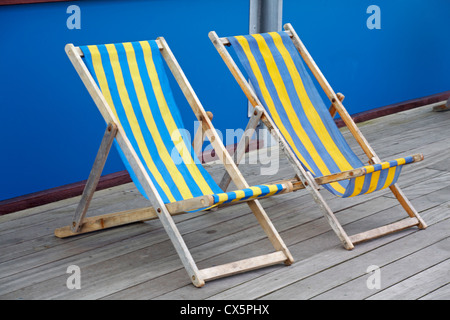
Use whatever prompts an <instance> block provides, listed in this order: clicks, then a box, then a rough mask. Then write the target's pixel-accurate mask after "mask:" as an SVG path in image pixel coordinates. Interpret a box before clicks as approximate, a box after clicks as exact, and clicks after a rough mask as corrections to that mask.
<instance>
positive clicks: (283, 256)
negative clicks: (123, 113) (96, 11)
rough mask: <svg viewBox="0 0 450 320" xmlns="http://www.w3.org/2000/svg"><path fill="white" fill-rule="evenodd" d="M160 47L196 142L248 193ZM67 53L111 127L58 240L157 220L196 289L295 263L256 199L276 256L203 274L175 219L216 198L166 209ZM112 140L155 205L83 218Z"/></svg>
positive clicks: (207, 116) (161, 43) (78, 60)
mask: <svg viewBox="0 0 450 320" xmlns="http://www.w3.org/2000/svg"><path fill="white" fill-rule="evenodd" d="M156 42H157V44H158V47H159V49H160V51H161V53H162V56H163V57H164V59H165V61H166V63H167V65H168V66H169V69H170V70H171V72H172V74H173V76H174V77H175V79H176V81H177V83H178V85H179V86H180V88H181V90H182V92H183V94H184V95H185V97H186V99H187V101H188V103H189V104H190V106H191V108H192V110H193V111H194V113H195V115H196V117H197V119H198V120H199V121H200V122H201V128H202V132H201V133H198V135H199V136H200V138H198V139H201V141H203V139H204V137H205V136H206V137H207V138H208V139H209V141H210V142H211V144H212V146H213V148H214V149H215V151H216V154H217V155H218V157H219V159H220V160H221V161H222V163H223V165H224V166H225V169H226V171H227V173H228V174H229V176H230V177H231V179H232V180H233V182H234V183H235V184H236V186H237V187H238V188H239V189H244V188H248V187H249V185H248V184H247V182H246V181H245V179H244V177H243V176H242V174H241V173H240V172H239V170H238V168H237V166H236V164H235V162H234V161H233V159H232V158H231V156H230V155H229V153H228V151H227V150H226V149H225V146H224V145H223V143H222V140H221V139H220V137H219V135H218V134H217V132H216V130H215V129H214V127H213V125H212V123H211V118H212V114H211V113H209V112H208V113H207V112H206V111H205V110H204V108H203V106H202V105H201V103H200V101H199V99H198V98H197V96H196V94H195V92H194V90H193V89H192V87H191V85H190V84H189V82H188V80H187V78H186V76H185V75H184V73H183V71H182V69H181V68H180V66H179V64H178V62H177V61H176V59H175V57H174V56H173V54H172V52H171V50H170V48H169V46H168V45H167V43H166V41H165V40H164V38H162V37H159V38H158V39H157V40H156ZM66 53H67V55H68V57H69V59H70V61H71V62H72V64H73V65H74V67H75V69H76V71H77V72H78V74H79V76H80V78H81V80H82V81H83V83H84V85H85V86H86V88H87V89H88V91H89V93H90V95H91V96H92V98H93V100H94V102H95V104H96V105H97V107H98V109H99V111H100V113H101V114H102V116H103V118H104V119H105V121H106V122H107V123H108V126H107V129H106V131H105V135H104V137H103V140H102V143H101V145H100V148H99V151H98V154H97V157H96V159H95V161H94V165H93V167H92V170H91V173H90V175H89V179H88V181H87V184H86V186H85V189H84V191H83V194H82V197H81V200H80V203H79V205H78V207H77V209H76V211H75V214H74V218H73V222H72V225H70V226H66V227H62V228H59V229H56V230H55V235H56V236H57V237H60V238H64V237H69V236H73V235H78V234H82V233H86V232H91V231H96V230H102V229H105V228H110V227H115V226H119V225H124V224H128V223H133V222H138V221H146V220H150V219H155V218H159V219H160V220H161V222H162V224H163V226H164V229H165V230H166V232H167V234H168V235H169V238H170V240H171V241H172V243H173V245H174V247H175V249H176V251H177V253H178V255H179V256H180V258H181V261H182V263H183V265H184V267H185V269H186V271H187V272H188V275H189V278H190V279H191V281H192V283H193V284H194V285H195V286H196V287H202V286H203V285H204V284H205V281H208V280H212V279H216V278H220V277H225V276H230V275H233V274H236V273H240V272H245V271H249V270H253V269H257V268H262V267H266V266H270V265H274V264H278V263H284V264H286V265H290V264H292V263H293V261H294V259H293V258H292V255H291V254H290V252H289V250H288V249H287V247H286V245H285V244H284V242H283V240H282V239H281V237H280V235H279V234H278V232H277V230H276V229H275V227H274V226H273V224H272V222H271V221H270V219H269V217H268V215H267V214H266V212H265V211H264V209H263V207H262V206H261V204H260V202H259V201H258V200H248V201H246V203H247V204H248V206H249V207H250V209H251V211H252V212H253V214H254V215H255V217H256V218H257V220H258V222H259V224H260V225H261V227H262V228H263V230H264V231H265V233H266V235H267V236H268V238H269V240H270V241H271V243H272V245H273V246H274V248H275V250H276V251H275V252H273V253H270V254H265V255H261V256H257V257H253V258H249V259H244V260H240V261H236V262H232V263H228V264H224V265H219V266H214V267H211V268H206V269H201V270H199V269H198V268H197V265H196V263H195V261H194V259H193V258H192V256H191V254H190V252H189V249H188V247H187V246H186V244H185V242H184V240H183V238H182V236H181V234H180V233H179V231H178V229H177V227H176V225H175V222H174V220H173V218H172V215H176V214H182V213H186V212H188V211H192V210H195V209H199V208H204V207H208V206H210V205H212V204H213V198H212V196H209V195H206V196H201V197H196V198H193V199H188V200H183V201H178V202H174V203H168V204H164V202H163V200H162V199H161V197H160V196H159V194H158V192H157V190H156V188H155V186H154V184H153V182H152V181H151V179H150V177H149V176H148V174H147V173H146V171H145V169H144V166H143V164H142V163H141V161H140V160H139V158H138V156H137V154H136V152H135V151H134V149H133V148H132V146H131V144H130V142H129V140H128V138H127V137H126V135H125V132H124V131H123V129H122V128H121V127H120V126H117V125H116V123H118V121H117V120H116V118H115V115H114V114H113V112H112V111H111V108H110V107H109V106H108V104H107V102H106V100H105V98H104V97H103V95H102V93H101V91H100V89H99V88H98V86H97V84H96V82H95V80H94V79H93V77H92V75H91V74H90V72H89V70H88V69H87V67H86V65H85V64H84V62H83V61H82V57H83V52H82V51H81V50H80V49H79V48H78V47H75V46H74V45H73V44H68V45H66ZM114 138H115V139H116V141H117V143H118V144H119V146H120V147H121V149H122V151H123V153H124V155H125V156H126V158H127V160H128V162H129V164H130V166H131V168H132V169H133V171H134V173H135V174H136V176H137V178H138V180H139V182H140V183H141V185H142V187H143V188H144V191H145V193H146V194H147V195H148V197H149V200H150V203H151V206H149V207H146V208H141V209H134V210H127V211H122V212H117V213H111V214H105V215H100V216H96V217H89V218H86V217H85V215H86V212H87V209H88V206H89V203H90V201H91V199H92V197H93V194H94V192H95V188H96V186H97V183H98V181H99V179H100V175H101V172H102V170H103V166H104V164H105V161H106V158H107V156H108V153H109V150H110V148H111V145H112V143H113V140H114ZM285 187H286V189H285V191H283V192H290V191H292V188H291V187H290V185H289V182H287V181H286V182H285ZM224 206H225V205H224Z"/></svg>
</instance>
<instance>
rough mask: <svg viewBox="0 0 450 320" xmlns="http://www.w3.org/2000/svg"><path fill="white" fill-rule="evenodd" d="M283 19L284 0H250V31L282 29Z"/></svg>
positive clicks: (250, 108)
mask: <svg viewBox="0 0 450 320" xmlns="http://www.w3.org/2000/svg"><path fill="white" fill-rule="evenodd" d="M282 19H283V0H250V19H249V33H250V34H254V33H265V32H272V31H281V28H282ZM247 114H248V117H251V116H252V114H253V106H252V105H251V104H250V103H248V113H247ZM260 128H261V124H259V125H258V127H257V129H256V132H255V134H256V135H257V137H256V138H257V139H263V138H264V137H262V136H260V135H259V129H260ZM270 137H271V135H269V139H268V140H269V141H265V145H266V146H270V145H271V142H270Z"/></svg>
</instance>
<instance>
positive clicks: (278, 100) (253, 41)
mask: <svg viewBox="0 0 450 320" xmlns="http://www.w3.org/2000/svg"><path fill="white" fill-rule="evenodd" d="M284 29H285V30H284V31H281V32H271V33H265V34H253V35H246V36H236V37H224V38H219V37H218V35H217V34H216V32H214V31H211V32H210V33H209V37H210V39H211V41H212V42H213V44H214V46H215V47H216V49H217V51H218V52H219V54H220V56H221V57H222V58H223V60H224V61H225V63H226V65H227V66H228V68H229V69H230V71H231V73H232V74H233V76H234V77H235V79H236V80H237V82H238V83H239V85H240V87H241V88H242V90H243V91H244V93H245V95H246V96H247V98H248V100H249V101H250V103H251V104H252V105H253V107H254V108H255V112H254V116H253V117H254V118H258V119H260V120H261V121H262V122H263V123H264V124H265V125H266V126H267V127H268V129H269V130H270V131H271V133H272V135H273V136H274V137H275V138H276V139H277V140H278V141H279V144H280V147H281V149H282V150H283V151H285V153H286V155H287V158H288V159H289V161H290V163H291V164H292V165H293V168H294V171H295V173H296V179H297V180H298V182H295V180H294V181H293V185H294V189H295V190H297V189H300V188H306V189H308V191H309V192H310V193H311V194H312V196H313V198H314V200H315V201H316V202H317V204H318V205H319V207H320V208H321V209H322V211H323V213H324V215H325V217H326V218H327V220H328V222H329V223H330V225H331V227H332V229H333V230H334V231H335V232H336V234H337V235H338V237H339V239H340V240H341V241H342V243H343V245H344V247H345V248H346V249H349V250H350V249H353V248H354V245H355V244H357V243H359V242H362V241H365V240H369V239H372V238H375V237H379V236H382V235H385V234H388V233H391V232H394V231H398V230H402V229H405V228H409V227H412V226H418V227H419V228H421V229H423V228H426V224H425V222H424V221H423V220H422V219H421V217H420V216H419V214H418V213H417V211H416V210H415V209H414V208H413V206H412V205H411V203H410V202H409V201H408V199H407V198H406V197H405V195H404V194H403V193H402V191H401V190H400V188H399V187H398V186H397V184H396V182H397V179H398V177H399V175H400V172H401V169H402V167H403V166H404V165H406V164H409V163H413V162H417V161H421V160H423V155H421V154H417V155H413V156H409V157H405V158H401V159H396V160H393V161H385V162H381V161H380V159H379V158H378V156H377V155H376V154H375V151H374V150H373V149H372V148H371V147H370V146H369V144H368V142H367V140H366V139H365V138H364V137H363V135H362V134H361V132H360V130H359V129H358V127H357V126H356V125H355V123H354V121H353V120H352V118H351V117H350V115H349V114H348V112H347V111H346V110H345V108H344V106H343V104H342V100H343V98H344V96H343V95H342V94H339V95H337V94H335V92H334V91H333V89H332V88H331V86H330V85H329V83H328V82H327V80H326V79H325V77H324V76H323V74H322V73H321V71H320V70H319V69H318V67H317V65H316V64H315V62H314V61H313V59H312V58H311V56H310V54H309V53H308V51H307V50H306V48H305V46H304V45H303V43H302V42H301V41H300V38H299V37H298V35H297V34H296V32H295V30H294V29H293V28H292V26H291V25H290V24H286V25H285V26H284ZM225 46H231V47H232V48H233V49H234V51H235V54H236V56H237V58H238V60H239V61H240V63H241V66H242V67H243V68H244V69H245V71H246V73H247V76H248V78H249V80H250V83H249V82H248V81H247V79H246V77H244V75H243V74H242V72H241V70H240V68H239V67H238V66H237V64H236V63H235V61H234V60H233V58H232V56H231V54H230V53H229V52H228V51H227V49H226V48H225ZM302 58H303V61H304V62H305V63H306V65H307V66H308V67H309V69H310V71H311V73H312V74H313V75H314V77H315V78H316V80H317V82H318V83H319V84H320V86H321V87H322V89H323V90H324V92H325V93H326V95H327V96H328V98H329V99H330V100H331V103H332V104H331V107H330V108H328V107H327V106H326V105H325V104H324V102H323V100H322V99H321V97H320V95H319V92H318V90H317V89H316V87H315V85H314V82H313V81H312V79H311V77H310V75H309V73H308V72H307V70H306V68H305V66H304V64H303V61H302ZM261 110H262V111H261ZM261 112H262V113H261ZM336 112H337V113H339V115H340V116H341V118H342V120H343V121H344V123H345V124H346V125H347V127H348V129H349V131H350V132H351V133H352V135H353V137H354V138H355V139H356V141H357V142H358V144H359V145H360V146H361V148H362V149H363V150H364V153H365V154H366V155H367V157H368V158H369V163H368V164H366V165H365V164H364V163H363V162H362V161H361V160H360V159H359V158H358V156H357V155H356V154H355V153H354V152H353V151H352V149H351V148H350V146H349V145H348V144H347V142H346V140H345V138H344V137H343V135H342V134H341V132H340V131H339V129H338V127H337V126H336V124H335V122H334V120H333V117H334V115H335V114H336ZM250 122H251V123H252V124H251V125H250ZM254 123H255V120H254V119H251V120H250V121H249V125H248V126H247V128H248V129H249V130H250V131H252V130H254V129H255V127H254V126H253V124H254ZM250 134H251V133H250ZM247 136H249V135H247ZM244 137H245V136H244ZM247 141H248V139H247V140H241V141H240V143H239V144H241V145H240V146H238V148H237V150H240V154H238V155H237V154H235V158H234V159H235V161H237V163H239V159H240V158H241V157H242V150H243V149H245V144H246V143H248V142H247ZM229 180H230V179H229V177H227V176H224V178H223V179H222V182H221V187H222V188H223V189H224V190H226V186H227V184H228V183H229ZM320 187H323V188H325V189H326V190H328V191H329V192H331V193H332V194H334V195H336V196H338V197H342V198H346V197H354V196H358V195H362V194H368V193H371V192H374V191H377V190H381V189H384V188H387V187H389V188H390V189H391V191H392V192H393V193H394V195H395V197H396V198H397V199H398V201H399V202H400V203H401V205H402V206H403V208H404V209H405V210H406V212H407V213H408V215H409V216H410V217H409V218H407V219H405V220H401V221H399V222H395V223H393V224H390V225H387V226H383V227H380V228H377V229H373V230H370V231H366V232H362V233H359V234H356V235H353V236H350V237H349V236H348V235H347V234H346V232H345V231H344V229H343V228H342V226H341V224H340V223H339V221H338V220H337V219H336V217H335V215H334V214H333V212H332V211H331V209H330V208H329V206H328V205H327V203H326V202H325V200H324V198H323V197H322V195H321V194H320V193H319V189H320Z"/></svg>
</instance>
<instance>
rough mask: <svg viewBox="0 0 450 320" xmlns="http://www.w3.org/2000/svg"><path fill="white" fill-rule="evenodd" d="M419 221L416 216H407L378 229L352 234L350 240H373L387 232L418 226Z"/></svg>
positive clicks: (357, 241)
mask: <svg viewBox="0 0 450 320" xmlns="http://www.w3.org/2000/svg"><path fill="white" fill-rule="evenodd" d="M418 224H419V221H418V220H417V219H416V218H407V219H404V220H401V221H398V222H394V223H391V224H388V225H385V226H382V227H379V228H376V229H372V230H369V231H365V232H361V233H358V234H355V235H352V236H350V240H351V241H352V242H353V243H354V244H358V243H361V242H363V241H368V240H372V239H375V238H378V237H381V236H385V235H387V234H390V233H393V232H397V231H401V230H404V229H407V228H411V227H413V226H417V225H418Z"/></svg>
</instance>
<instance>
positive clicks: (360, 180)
mask: <svg viewBox="0 0 450 320" xmlns="http://www.w3.org/2000/svg"><path fill="white" fill-rule="evenodd" d="M366 177H367V176H361V177H357V178H355V184H354V186H355V188H354V189H353V193H352V195H351V196H349V198H351V197H355V196H357V195H359V194H360V193H361V191H362V188H363V185H364V180H365V179H366Z"/></svg>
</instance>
